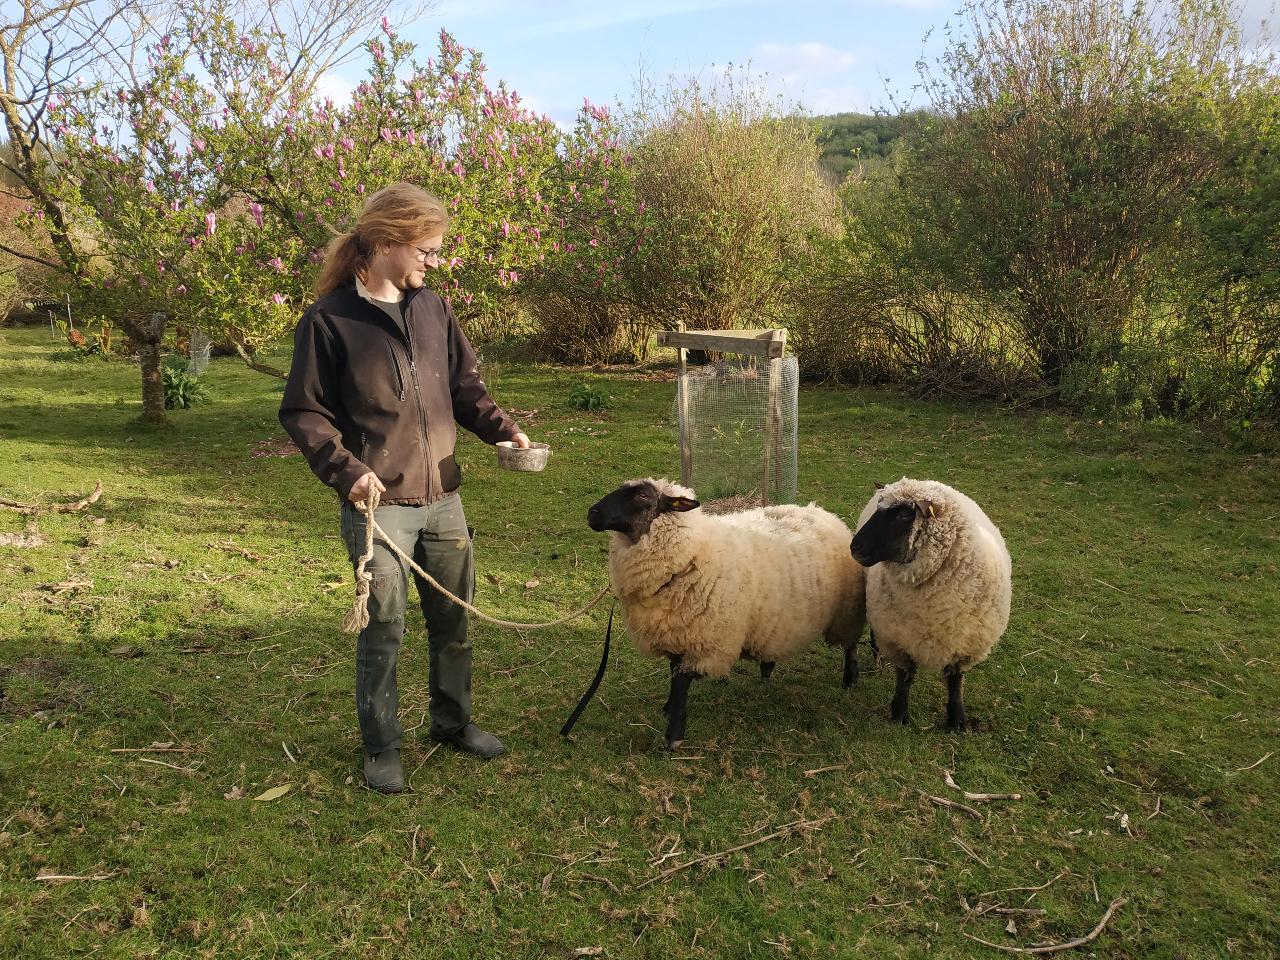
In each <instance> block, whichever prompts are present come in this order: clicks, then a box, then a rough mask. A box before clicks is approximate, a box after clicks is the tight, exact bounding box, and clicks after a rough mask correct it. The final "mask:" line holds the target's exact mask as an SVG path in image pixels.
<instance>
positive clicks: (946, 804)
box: [920, 790, 986, 820]
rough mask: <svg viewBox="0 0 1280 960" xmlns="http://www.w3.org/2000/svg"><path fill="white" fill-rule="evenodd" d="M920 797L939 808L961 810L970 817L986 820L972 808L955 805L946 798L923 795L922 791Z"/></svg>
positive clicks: (959, 804) (960, 804)
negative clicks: (930, 801)
mask: <svg viewBox="0 0 1280 960" xmlns="http://www.w3.org/2000/svg"><path fill="white" fill-rule="evenodd" d="M920 796H922V797H925V798H926V799H928V800H932V801H933V802H934V803H936V804H937V805H938V806H940V807H951V808H952V809H954V810H963V811H964V812H965V813H967V814H969V816H971V817H977V818H978V819H979V820H985V819H986V818H985V817H984V816H983V815H982V814H981V813H979V812H978V811H977V810H975V809H973V807H969V806H966V805H965V804H963V803H956V802H955V801H954V800H948V799H947V798H946V797H935V796H934V795H933V794H931V793H925V792H924V791H923V790H921V791H920Z"/></svg>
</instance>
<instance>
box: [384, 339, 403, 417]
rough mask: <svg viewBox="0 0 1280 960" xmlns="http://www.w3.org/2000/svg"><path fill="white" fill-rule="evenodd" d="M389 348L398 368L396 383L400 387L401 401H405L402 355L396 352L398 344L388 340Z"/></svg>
mask: <svg viewBox="0 0 1280 960" xmlns="http://www.w3.org/2000/svg"><path fill="white" fill-rule="evenodd" d="M387 349H388V350H390V351H391V362H392V364H394V365H395V368H396V384H397V385H398V386H399V387H400V402H401V403H404V374H403V373H402V372H401V370H400V356H399V354H397V353H396V345H395V344H394V343H392V342H391V341H390V340H388V341H387Z"/></svg>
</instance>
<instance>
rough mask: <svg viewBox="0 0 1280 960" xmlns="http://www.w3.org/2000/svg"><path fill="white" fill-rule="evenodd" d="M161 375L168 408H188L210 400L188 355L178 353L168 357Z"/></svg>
mask: <svg viewBox="0 0 1280 960" xmlns="http://www.w3.org/2000/svg"><path fill="white" fill-rule="evenodd" d="M160 377H161V380H162V382H163V383H164V407H165V409H166V410H186V409H187V408H188V407H194V406H195V405H196V404H197V403H206V402H207V401H208V400H209V393H208V391H207V390H205V388H204V384H203V383H201V382H200V378H199V377H197V376H196V375H195V374H194V373H192V372H191V361H190V360H188V359H187V358H186V357H180V356H178V355H176V354H171V355H170V356H168V357H166V358H165V361H164V367H163V369H162V370H161V372H160Z"/></svg>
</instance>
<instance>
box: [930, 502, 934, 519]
mask: <svg viewBox="0 0 1280 960" xmlns="http://www.w3.org/2000/svg"><path fill="white" fill-rule="evenodd" d="M929 516H931V517H932V516H934V512H933V504H932V503H931V504H929Z"/></svg>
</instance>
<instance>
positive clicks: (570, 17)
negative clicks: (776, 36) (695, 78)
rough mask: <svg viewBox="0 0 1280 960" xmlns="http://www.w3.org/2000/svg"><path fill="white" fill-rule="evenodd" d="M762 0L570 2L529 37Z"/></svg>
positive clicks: (532, 29)
mask: <svg viewBox="0 0 1280 960" xmlns="http://www.w3.org/2000/svg"><path fill="white" fill-rule="evenodd" d="M760 2H761V0H655V2H652V3H636V4H628V3H614V4H612V5H602V4H598V3H595V2H588V3H570V4H567V5H565V6H566V7H567V9H566V10H565V13H564V15H563V16H560V17H557V18H555V19H551V20H547V21H545V22H544V23H540V24H537V23H535V24H532V25H531V26H530V28H529V31H528V32H529V35H530V36H542V37H550V36H558V35H561V34H566V33H590V32H592V31H595V30H607V29H608V28H610V27H619V26H623V25H625V24H629V23H647V22H649V21H651V20H662V19H665V18H668V17H683V16H689V15H691V14H697V13H707V12H710V11H713V10H729V9H733V8H735V7H746V6H755V5H757V4H758V3H760Z"/></svg>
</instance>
